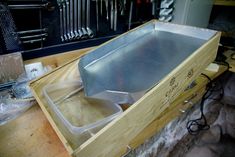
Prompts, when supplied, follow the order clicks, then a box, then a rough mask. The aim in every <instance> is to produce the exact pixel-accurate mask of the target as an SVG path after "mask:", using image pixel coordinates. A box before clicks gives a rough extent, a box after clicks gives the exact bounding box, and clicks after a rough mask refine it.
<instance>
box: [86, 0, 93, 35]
mask: <svg viewBox="0 0 235 157" xmlns="http://www.w3.org/2000/svg"><path fill="white" fill-rule="evenodd" d="M90 3H91V0H87V8H86V16H87V17H86V29H87V34H88V36H89V38H93V37H94V34H93V32H92V30H91V29H90V27H91V26H90V18H91V17H90V13H91V12H90V11H91V9H90V7H91V4H90Z"/></svg>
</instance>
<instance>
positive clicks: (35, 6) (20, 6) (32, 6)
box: [8, 2, 55, 11]
mask: <svg viewBox="0 0 235 157" xmlns="http://www.w3.org/2000/svg"><path fill="white" fill-rule="evenodd" d="M8 7H9V8H10V9H46V10H48V11H52V10H54V9H55V7H54V6H52V4H51V3H50V2H47V3H45V4H17V5H8Z"/></svg>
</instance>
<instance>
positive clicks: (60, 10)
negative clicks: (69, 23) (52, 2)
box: [57, 0, 64, 42]
mask: <svg viewBox="0 0 235 157" xmlns="http://www.w3.org/2000/svg"><path fill="white" fill-rule="evenodd" d="M62 3H63V1H62V0H57V4H58V7H59V12H60V38H61V41H62V42H63V41H64V28H63V6H62Z"/></svg>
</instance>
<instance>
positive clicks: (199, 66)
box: [30, 28, 220, 157]
mask: <svg viewBox="0 0 235 157" xmlns="http://www.w3.org/2000/svg"><path fill="white" fill-rule="evenodd" d="M137 29H138V28H137ZM193 29H195V28H193ZM135 30H136V29H135ZM135 30H133V31H135ZM124 35H125V34H124ZM219 39H220V33H219V32H216V33H215V35H214V36H213V37H212V38H210V39H209V40H208V41H206V42H205V44H203V45H202V46H201V47H200V48H198V49H197V50H196V51H195V52H193V53H192V54H191V55H190V56H189V57H187V59H185V60H184V61H183V62H182V63H181V64H179V65H178V66H177V67H175V68H174V69H173V70H172V71H171V72H170V73H169V74H168V75H166V76H165V77H164V78H163V79H162V80H161V81H160V82H159V83H158V84H157V85H156V86H154V87H153V88H152V89H151V90H149V91H148V92H147V93H146V94H145V95H144V96H143V97H142V98H140V99H139V100H138V101H137V102H135V103H134V104H133V105H132V106H131V107H129V108H128V109H127V110H125V111H124V112H123V113H122V114H121V115H120V116H119V117H118V118H116V119H115V120H114V121H112V122H111V123H109V124H108V125H106V126H105V127H104V128H103V129H102V130H100V131H99V132H98V133H96V134H95V135H94V136H93V137H91V138H90V139H88V140H87V141H86V142H84V143H83V144H82V145H81V146H79V147H73V146H72V145H71V143H70V142H69V141H68V139H66V138H65V136H64V134H63V130H62V129H61V127H60V124H58V123H56V122H55V121H54V119H53V117H52V116H51V113H50V110H49V109H48V104H47V101H46V99H45V97H44V95H43V93H42V89H43V87H44V86H45V85H47V84H51V83H57V82H61V81H66V80H69V79H80V74H79V72H78V68H77V65H78V62H79V57H78V58H75V59H74V60H71V61H70V62H68V63H66V64H65V65H63V66H61V67H58V68H56V69H55V70H53V71H52V72H50V73H48V74H46V75H44V76H42V77H41V78H39V79H37V80H34V81H32V82H31V83H30V87H31V89H32V90H33V94H34V96H35V98H36V100H37V101H38V103H39V105H40V107H41V109H42V110H43V112H44V114H45V115H46V117H47V119H48V120H49V122H50V123H51V125H52V127H53V128H54V130H55V131H56V133H57V135H58V136H59V138H60V140H61V141H62V142H63V144H64V146H65V147H66V149H67V150H68V152H69V153H70V154H71V155H73V156H76V157H99V156H101V157H103V156H108V157H113V156H120V155H122V154H123V153H125V151H126V149H127V146H128V145H130V144H131V143H132V142H133V140H134V139H135V138H136V137H137V136H138V135H139V134H140V133H141V132H142V131H143V130H144V129H145V128H146V127H148V126H149V124H151V123H152V122H153V121H154V120H155V119H159V118H160V117H159V116H160V115H162V114H161V113H162V112H164V111H166V109H167V108H168V107H170V105H171V104H172V102H173V101H174V100H175V99H176V98H177V97H178V96H179V95H180V94H181V93H182V92H183V90H184V89H185V88H186V87H187V86H188V85H189V84H190V83H191V82H192V81H193V80H195V78H197V77H198V76H199V74H200V73H201V72H202V71H203V70H204V69H205V68H206V67H207V66H208V65H209V63H211V62H212V61H213V60H214V59H215V56H216V52H217V48H218V43H219ZM114 40H115V39H114ZM109 42H112V41H109ZM109 42H108V43H109ZM106 44H107V43H106ZM101 46H103V45H101ZM98 48H99V47H98ZM92 51H94V50H91V51H90V52H92ZM77 53H80V54H81V55H83V54H84V53H89V52H84V51H82V50H78V51H77ZM155 125H156V124H155Z"/></svg>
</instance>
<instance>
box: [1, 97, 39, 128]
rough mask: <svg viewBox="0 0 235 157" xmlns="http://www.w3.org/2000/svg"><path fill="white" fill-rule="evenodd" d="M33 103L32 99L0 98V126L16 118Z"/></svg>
mask: <svg viewBox="0 0 235 157" xmlns="http://www.w3.org/2000/svg"><path fill="white" fill-rule="evenodd" d="M34 103H35V101H34V99H32V98H31V99H5V98H1V99H0V126H1V125H3V124H6V123H7V122H9V121H11V120H13V119H15V118H17V117H18V116H19V115H21V114H22V113H24V112H25V111H26V110H27V109H28V108H30V107H31V106H32V105H33V104H34Z"/></svg>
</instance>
